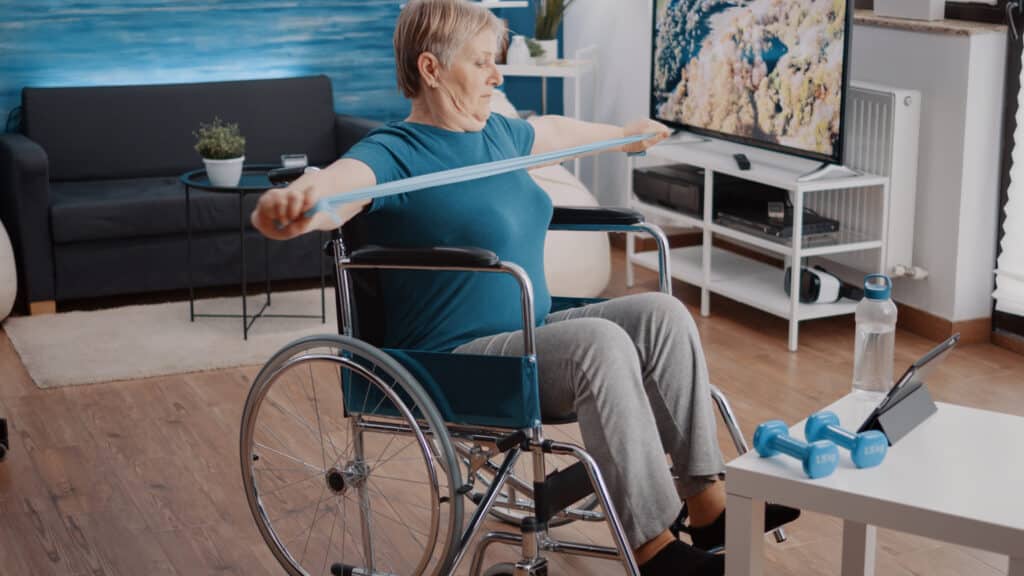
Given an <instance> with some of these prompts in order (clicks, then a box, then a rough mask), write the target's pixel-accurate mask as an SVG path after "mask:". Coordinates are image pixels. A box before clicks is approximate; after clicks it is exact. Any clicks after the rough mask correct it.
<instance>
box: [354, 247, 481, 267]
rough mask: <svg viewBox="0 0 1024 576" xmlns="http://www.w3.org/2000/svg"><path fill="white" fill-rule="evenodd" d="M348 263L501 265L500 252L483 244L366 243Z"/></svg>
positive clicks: (384, 264)
mask: <svg viewBox="0 0 1024 576" xmlns="http://www.w3.org/2000/svg"><path fill="white" fill-rule="evenodd" d="M348 261H349V263H351V264H355V265H357V266H382V267H391V266H400V267H413V268H434V267H443V268H465V269H468V270H473V269H479V268H501V260H499V259H498V255H497V254H495V253H494V252H491V251H490V250H484V249H482V248H455V247H450V246H437V247H434V248H386V247H383V246H365V247H363V248H360V249H359V250H356V251H355V252H352V254H351V256H349V258H348Z"/></svg>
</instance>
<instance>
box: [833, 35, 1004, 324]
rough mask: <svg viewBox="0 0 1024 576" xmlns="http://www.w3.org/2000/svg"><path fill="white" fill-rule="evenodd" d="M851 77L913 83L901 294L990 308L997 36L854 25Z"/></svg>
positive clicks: (999, 73) (952, 307) (934, 309)
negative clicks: (911, 197) (906, 268)
mask: <svg viewBox="0 0 1024 576" xmlns="http://www.w3.org/2000/svg"><path fill="white" fill-rule="evenodd" d="M851 52H852V55H851V61H850V62H851V68H850V72H851V76H852V77H853V78H854V79H856V80H863V81H868V82H875V83H878V84H884V85H888V86H895V87H900V88H913V89H916V90H920V91H921V143H920V158H919V162H918V176H917V186H918V188H917V212H916V214H915V220H916V222H915V228H914V264H916V265H918V266H922V267H924V268H926V269H928V271H929V272H930V276H929V277H928V278H927V279H926V280H920V281H919V280H905V279H899V280H897V281H896V287H895V290H894V294H895V297H896V298H897V300H899V301H900V302H903V303H905V304H908V305H910V306H913V307H914V308H917V309H920V310H924V311H927V312H929V313H931V314H933V315H935V316H939V317H941V318H945V319H947V320H951V321H954V322H956V321H961V320H968V319H974V318H984V317H987V316H989V315H990V314H991V309H992V296H991V294H992V287H993V275H992V269H993V268H994V265H995V247H996V240H995V238H996V236H995V228H996V216H997V214H998V200H999V145H1000V135H1001V130H1000V124H1001V115H1002V99H1003V98H1002V97H1003V74H1004V72H1003V69H1004V66H1005V63H1006V60H1005V57H1006V51H1005V36H1004V35H1003V34H1000V33H998V32H988V33H978V34H972V35H970V36H966V35H950V34H941V33H935V32H928V33H925V32H911V31H907V30H897V29H892V28H880V27H875V26H865V25H859V26H856V27H855V29H854V34H853V46H852V50H851Z"/></svg>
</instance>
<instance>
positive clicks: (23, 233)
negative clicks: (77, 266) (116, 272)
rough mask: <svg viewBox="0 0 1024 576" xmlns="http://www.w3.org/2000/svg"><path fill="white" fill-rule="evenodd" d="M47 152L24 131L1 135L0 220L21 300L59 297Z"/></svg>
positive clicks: (42, 299) (36, 300)
mask: <svg viewBox="0 0 1024 576" xmlns="http://www.w3.org/2000/svg"><path fill="white" fill-rule="evenodd" d="M49 179H50V171H49V159H48V157H47V155H46V151H45V150H43V148H42V147H41V146H40V145H39V144H36V143H35V142H33V141H32V140H29V139H28V138H26V137H25V136H23V135H21V134H0V220H2V221H3V223H4V227H5V228H6V229H7V232H8V234H9V235H10V237H11V245H12V247H13V248H14V255H15V262H16V263H17V266H18V293H19V301H21V302H40V301H44V300H54V295H55V291H54V267H53V243H52V240H51V239H52V238H53V236H52V235H51V232H50V182H49Z"/></svg>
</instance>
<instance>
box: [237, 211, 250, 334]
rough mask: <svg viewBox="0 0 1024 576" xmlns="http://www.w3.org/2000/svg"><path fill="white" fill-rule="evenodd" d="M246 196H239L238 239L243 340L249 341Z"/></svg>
mask: <svg viewBox="0 0 1024 576" xmlns="http://www.w3.org/2000/svg"><path fill="white" fill-rule="evenodd" d="M244 197H245V195H244V194H239V195H238V238H239V240H240V241H241V243H242V340H248V339H249V309H248V307H247V305H246V300H247V298H246V296H247V294H248V293H249V290H248V286H247V285H246V282H245V203H244V202H243V201H242V198H244Z"/></svg>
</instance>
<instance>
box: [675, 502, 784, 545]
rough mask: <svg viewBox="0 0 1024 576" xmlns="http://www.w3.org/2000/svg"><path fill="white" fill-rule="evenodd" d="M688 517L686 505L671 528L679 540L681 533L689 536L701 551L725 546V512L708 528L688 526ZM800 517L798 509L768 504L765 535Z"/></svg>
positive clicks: (766, 507)
mask: <svg viewBox="0 0 1024 576" xmlns="http://www.w3.org/2000/svg"><path fill="white" fill-rule="evenodd" d="M688 515H689V511H688V510H687V509H686V504H685V503H684V504H683V509H682V510H680V511H679V516H678V517H677V518H676V521H675V522H673V523H672V526H670V527H669V530H671V531H672V533H673V534H675V536H676V537H677V538H678V537H679V534H680V533H685V534H689V535H690V541H691V542H693V546H694V547H695V548H699V549H701V550H714V549H716V548H721V547H722V546H725V511H722V513H721V514H719V515H718V518H715V521H714V522H712V523H711V524H708V525H707V526H697V527H694V526H688V525H687V524H686V518H687V516H688ZM799 517H800V511H799V510H797V509H796V508H790V507H789V506H783V505H781V504H771V503H767V504H765V507H764V531H765V533H768V532H771V531H772V530H775V529H776V528H778V527H779V526H783V525H785V524H789V523H790V522H792V521H794V520H796V519H797V518H799Z"/></svg>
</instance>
